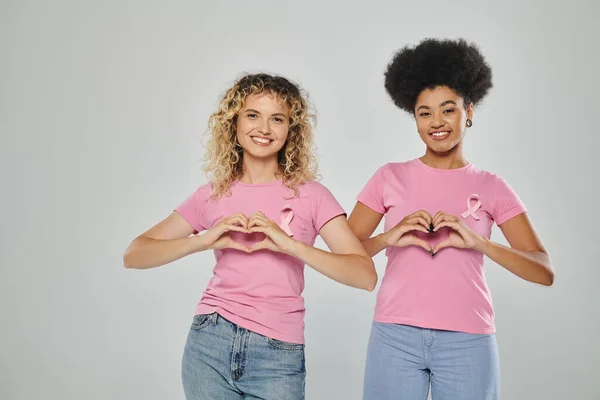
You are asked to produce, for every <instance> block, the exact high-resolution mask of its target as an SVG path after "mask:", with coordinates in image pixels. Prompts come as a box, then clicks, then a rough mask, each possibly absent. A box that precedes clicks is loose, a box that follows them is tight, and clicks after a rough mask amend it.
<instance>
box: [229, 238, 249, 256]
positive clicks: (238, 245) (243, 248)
mask: <svg viewBox="0 0 600 400" xmlns="http://www.w3.org/2000/svg"><path fill="white" fill-rule="evenodd" d="M227 247H228V248H230V249H234V250H239V251H243V252H244V253H250V252H251V249H250V248H249V247H248V246H246V245H244V244H241V243H238V242H236V241H235V240H230V241H229V243H227Z"/></svg>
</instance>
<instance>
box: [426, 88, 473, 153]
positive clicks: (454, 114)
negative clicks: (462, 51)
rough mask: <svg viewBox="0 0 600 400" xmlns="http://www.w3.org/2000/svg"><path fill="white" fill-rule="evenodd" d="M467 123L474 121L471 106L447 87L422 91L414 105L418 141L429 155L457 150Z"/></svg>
mask: <svg viewBox="0 0 600 400" xmlns="http://www.w3.org/2000/svg"><path fill="white" fill-rule="evenodd" d="M467 119H473V104H467V105H465V103H464V100H463V98H462V97H460V96H459V95H458V94H457V93H456V92H455V91H454V90H452V89H450V88H449V87H447V86H437V87H435V88H433V89H425V90H423V91H422V92H421V93H420V94H419V97H418V98H417V102H416V104H415V120H416V122H417V130H418V131H419V135H420V136H421V140H423V142H424V143H425V145H426V146H427V148H428V149H429V150H430V151H433V152H434V153H436V154H440V155H443V154H448V153H450V152H452V151H453V150H457V149H458V148H459V147H460V143H461V142H462V140H463V137H464V131H465V128H466V123H467Z"/></svg>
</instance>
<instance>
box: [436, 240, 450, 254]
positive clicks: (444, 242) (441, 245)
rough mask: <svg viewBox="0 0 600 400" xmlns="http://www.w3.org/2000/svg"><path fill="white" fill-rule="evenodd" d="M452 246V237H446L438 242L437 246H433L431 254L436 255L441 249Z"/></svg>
mask: <svg viewBox="0 0 600 400" xmlns="http://www.w3.org/2000/svg"><path fill="white" fill-rule="evenodd" d="M451 246H452V245H451V244H450V239H449V238H447V239H444V240H442V241H441V242H438V243H436V244H435V246H433V250H432V253H431V255H432V256H434V255H436V253H437V252H438V251H440V250H441V249H444V248H446V247H451Z"/></svg>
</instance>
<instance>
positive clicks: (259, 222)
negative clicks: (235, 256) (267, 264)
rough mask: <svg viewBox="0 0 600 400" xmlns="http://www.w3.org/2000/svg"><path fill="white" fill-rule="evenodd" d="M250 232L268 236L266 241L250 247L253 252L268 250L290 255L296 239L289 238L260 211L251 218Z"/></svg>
mask: <svg viewBox="0 0 600 400" xmlns="http://www.w3.org/2000/svg"><path fill="white" fill-rule="evenodd" d="M248 231H249V232H260V233H264V234H265V236H266V237H265V239H264V240H262V241H260V242H258V243H255V244H253V245H252V246H250V250H251V251H256V250H263V249H267V250H271V251H277V252H279V253H288V251H289V249H290V247H291V245H292V243H293V242H294V239H292V238H291V237H289V236H288V235H287V233H285V232H284V231H283V229H281V228H280V227H279V225H277V224H276V223H275V221H273V220H272V219H269V218H268V217H267V216H266V215H264V214H263V213H262V212H260V211H257V212H255V213H254V214H252V216H250V219H249V221H248Z"/></svg>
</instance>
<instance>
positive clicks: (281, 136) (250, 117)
mask: <svg viewBox="0 0 600 400" xmlns="http://www.w3.org/2000/svg"><path fill="white" fill-rule="evenodd" d="M289 113H290V107H289V105H288V104H287V102H285V101H283V100H282V99H280V98H279V97H277V96H275V95H274V94H273V93H271V92H261V93H253V94H251V95H249V96H248V97H246V100H245V105H244V108H242V109H241V110H240V112H239V113H238V117H237V126H236V131H237V140H238V143H239V144H240V146H241V147H242V149H243V150H244V157H246V158H248V157H251V158H256V159H261V160H270V159H274V160H275V161H277V154H278V152H279V151H280V150H281V149H282V148H283V146H284V145H285V142H286V140H287V137H288V133H289V129H290V117H289Z"/></svg>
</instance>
